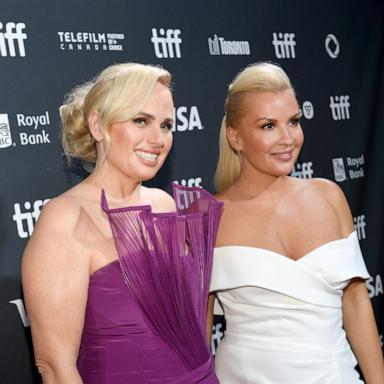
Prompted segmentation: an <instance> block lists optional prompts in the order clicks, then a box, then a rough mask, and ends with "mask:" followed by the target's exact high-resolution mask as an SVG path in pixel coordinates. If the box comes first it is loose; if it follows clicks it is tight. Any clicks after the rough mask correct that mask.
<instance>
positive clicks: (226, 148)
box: [215, 62, 294, 192]
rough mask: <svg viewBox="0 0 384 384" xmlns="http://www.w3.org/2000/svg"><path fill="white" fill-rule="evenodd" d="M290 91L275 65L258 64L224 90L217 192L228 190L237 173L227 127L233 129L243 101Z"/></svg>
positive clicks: (237, 156)
mask: <svg viewBox="0 0 384 384" xmlns="http://www.w3.org/2000/svg"><path fill="white" fill-rule="evenodd" d="M286 89H291V90H292V92H294V90H293V87H292V84H291V82H290V80H289V78H288V76H287V74H286V73H285V72H284V70H283V69H282V68H281V67H280V66H279V65H277V64H273V63H268V62H258V63H255V64H251V65H249V66H248V67H247V68H245V69H243V70H242V71H241V72H239V73H238V74H237V75H236V77H235V78H234V80H233V81H232V83H231V84H230V85H229V87H228V95H227V99H226V101H225V104H224V110H225V115H224V118H223V120H222V123H221V127H220V139H219V160H218V163H217V168H216V172H215V186H216V189H217V191H218V192H222V191H224V190H225V189H227V188H228V187H230V186H231V185H232V184H233V183H234V182H235V181H236V179H237V178H238V177H239V176H240V173H241V158H240V154H239V153H238V152H237V151H236V150H235V149H234V148H232V146H231V144H230V143H229V141H228V139H227V127H232V128H234V129H236V123H237V122H238V121H239V119H241V118H242V117H243V116H244V114H245V113H246V111H245V108H244V99H245V97H246V96H247V95H249V94H251V93H259V92H280V91H284V90H286Z"/></svg>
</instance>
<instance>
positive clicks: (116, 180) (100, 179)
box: [86, 162, 142, 204]
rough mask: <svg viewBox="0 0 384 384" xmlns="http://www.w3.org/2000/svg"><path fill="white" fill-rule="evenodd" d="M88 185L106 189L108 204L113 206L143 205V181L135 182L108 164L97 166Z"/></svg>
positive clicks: (88, 180)
mask: <svg viewBox="0 0 384 384" xmlns="http://www.w3.org/2000/svg"><path fill="white" fill-rule="evenodd" d="M86 182H87V183H89V184H92V185H93V186H95V187H97V188H98V189H104V190H105V193H106V195H107V199H108V202H111V203H112V204H114V203H116V204H141V203H142V202H141V199H140V187H141V180H133V179H131V178H129V177H127V176H125V175H122V174H121V173H119V172H117V171H116V169H114V168H112V167H111V166H109V165H108V164H107V163H106V162H104V163H103V164H102V165H97V166H96V168H95V170H94V171H93V172H92V174H91V175H90V176H89V177H88V178H87V180H86Z"/></svg>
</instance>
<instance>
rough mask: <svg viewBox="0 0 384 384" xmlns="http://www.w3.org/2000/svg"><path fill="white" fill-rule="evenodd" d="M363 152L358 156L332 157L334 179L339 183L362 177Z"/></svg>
mask: <svg viewBox="0 0 384 384" xmlns="http://www.w3.org/2000/svg"><path fill="white" fill-rule="evenodd" d="M364 164H365V159H364V154H362V155H360V156H359V157H346V158H345V161H344V158H342V157H337V158H334V159H332V165H333V173H334V176H335V181H337V182H339V183H341V182H343V181H345V180H348V179H350V180H353V179H360V178H362V177H364Z"/></svg>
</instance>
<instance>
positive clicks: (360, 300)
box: [343, 279, 384, 384]
mask: <svg viewBox="0 0 384 384" xmlns="http://www.w3.org/2000/svg"><path fill="white" fill-rule="evenodd" d="M343 322H344V329H345V331H346V333H347V337H348V340H349V342H350V344H351V347H352V349H353V351H354V353H355V355H356V358H357V360H358V362H359V366H360V368H361V370H362V372H363V374H364V378H365V380H366V383H367V384H384V361H383V354H382V350H381V345H380V342H379V335H378V332H377V327H376V322H375V317H374V314H373V310H372V305H371V300H370V298H369V296H368V292H367V288H366V286H365V283H364V282H363V281H361V280H360V279H355V280H353V281H352V282H351V283H350V284H349V285H348V286H347V288H346V289H345V290H344V297H343Z"/></svg>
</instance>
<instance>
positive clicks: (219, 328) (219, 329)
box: [211, 323, 224, 355]
mask: <svg viewBox="0 0 384 384" xmlns="http://www.w3.org/2000/svg"><path fill="white" fill-rule="evenodd" d="M223 337H224V331H223V324H222V323H216V324H215V325H213V326H212V339H211V351H212V355H215V353H216V349H217V347H218V345H219V344H220V342H221V340H222V339H223Z"/></svg>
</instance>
